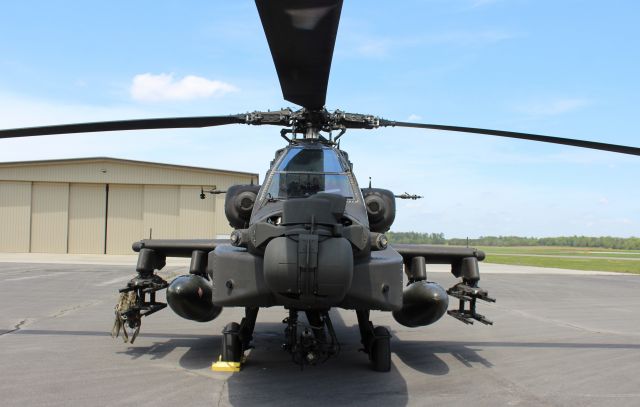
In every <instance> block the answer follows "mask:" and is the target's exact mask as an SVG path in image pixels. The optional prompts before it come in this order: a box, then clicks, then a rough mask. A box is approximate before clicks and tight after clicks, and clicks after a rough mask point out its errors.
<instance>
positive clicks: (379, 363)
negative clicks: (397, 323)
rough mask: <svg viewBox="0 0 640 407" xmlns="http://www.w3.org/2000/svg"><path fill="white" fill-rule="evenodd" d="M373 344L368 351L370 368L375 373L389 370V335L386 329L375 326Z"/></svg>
mask: <svg viewBox="0 0 640 407" xmlns="http://www.w3.org/2000/svg"><path fill="white" fill-rule="evenodd" d="M373 335H374V338H373V342H372V343H371V349H370V350H369V357H370V358H371V367H372V368H373V370H375V371H376V372H388V371H389V370H391V334H389V331H388V330H387V328H385V327H383V326H377V327H375V328H374V329H373Z"/></svg>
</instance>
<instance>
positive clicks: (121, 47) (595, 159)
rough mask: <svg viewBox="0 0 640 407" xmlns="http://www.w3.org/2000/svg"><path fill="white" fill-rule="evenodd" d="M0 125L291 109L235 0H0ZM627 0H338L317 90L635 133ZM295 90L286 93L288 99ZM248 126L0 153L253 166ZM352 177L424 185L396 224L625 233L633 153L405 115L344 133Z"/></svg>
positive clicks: (471, 231)
mask: <svg viewBox="0 0 640 407" xmlns="http://www.w3.org/2000/svg"><path fill="white" fill-rule="evenodd" d="M0 10H1V12H0V38H2V40H1V41H0V128H12V127H19V126H32V125H46V124H55V123H64V122H83V121H96V120H117V119H124V118H144V117H162V116H169V117H173V116H188V115H206V114H213V115H218V114H228V113H241V112H245V111H250V110H266V109H278V108H281V107H285V106H291V104H289V103H288V102H285V101H284V100H283V99H282V96H281V93H280V89H279V86H278V81H277V76H276V73H275V69H274V67H273V64H272V61H271V57H270V54H269V51H268V47H267V43H266V40H265V38H264V34H263V32H262V28H261V26H260V22H259V18H258V14H257V11H256V9H255V5H254V4H253V2H251V1H244V0H243V1H233V2H231V1H224V2H223V1H211V0H209V1H190V2H178V1H135V2H131V1H110V2H98V1H85V2H77V1H56V2H51V1H29V0H25V1H21V2H4V3H3V4H2V8H1V9H0ZM639 15H640V3H638V2H637V1H631V0H612V1H610V2H602V1H595V0H594V1H578V0H556V1H544V0H422V1H418V0H413V1H402V2H388V1H384V2H383V1H372V0H368V1H365V0H358V1H355V0H351V1H350V0H345V5H344V8H343V13H342V20H341V23H340V28H339V31H338V41H337V44H336V50H335V55H334V61H333V65H332V75H331V79H330V82H329V92H328V97H327V107H328V108H329V109H341V110H347V111H353V112H360V113H371V114H375V115H379V116H382V117H385V118H388V119H394V120H415V121H422V122H428V123H438V124H453V125H460V126H470V127H484V128H497V129H504V130H512V131H523V132H530V133H539V134H548V135H552V136H559V137H570V138H584V139H589V140H596V141H603V142H609V143H616V144H627V145H635V146H640V140H638V137H637V134H638V131H637V124H636V123H635V120H636V119H637V117H638V115H639V114H640V74H639V73H640V46H639V44H638V43H639V42H640V24H638V23H637V18H638V16H639ZM291 107H295V106H291ZM281 146H282V139H281V138H280V137H279V136H278V131H277V129H275V128H256V127H247V126H235V127H222V128H214V129H196V130H163V131H155V130H154V131H144V132H124V133H103V134H92V135H63V136H50V137H34V138H31V139H23V140H1V141H0V161H17V160H37V159H50V158H70V157H86V156H113V157H120V158H130V159H138V160H146V161H157V162H168V163H177V164H186V165H196V166H205V167H213V168H224V169H235V170H242V171H252V172H257V173H260V176H261V179H262V177H263V176H264V172H265V171H266V169H267V166H268V164H269V161H270V160H271V158H272V154H273V151H274V150H276V149H277V148H279V147H281ZM342 147H343V148H344V149H345V150H347V151H348V152H349V154H350V157H351V158H352V161H354V170H355V172H356V174H357V175H358V179H359V181H360V183H361V185H362V186H364V185H365V184H366V183H367V182H368V181H367V180H368V177H369V176H371V177H372V178H373V185H374V186H377V187H384V188H388V189H391V190H393V191H394V192H398V193H401V192H405V191H406V192H409V193H417V194H420V195H424V196H425V198H424V199H422V200H420V201H416V202H413V201H412V202H404V201H401V202H399V203H398V214H397V218H396V219H397V220H396V223H395V224H394V227H393V230H396V231H409V230H414V231H419V232H444V233H445V234H446V235H447V236H448V237H464V236H470V237H476V236H480V235H490V234H492V235H498V234H502V235H506V234H515V235H527V236H556V235H573V234H579V235H580V234H585V235H613V236H634V235H635V236H639V235H640V191H638V188H637V184H638V179H639V178H640V157H632V156H623V155H619V154H613V153H605V152H596V151H588V150H583V149H578V148H570V147H564V146H555V145H547V144H543V143H533V142H528V141H521V140H505V139H500V138H493V137H489V136H479V135H465V134H460V133H443V132H436V131H424V130H414V129H380V130H377V131H375V132H371V131H351V132H349V133H347V135H346V136H345V137H343V143H342Z"/></svg>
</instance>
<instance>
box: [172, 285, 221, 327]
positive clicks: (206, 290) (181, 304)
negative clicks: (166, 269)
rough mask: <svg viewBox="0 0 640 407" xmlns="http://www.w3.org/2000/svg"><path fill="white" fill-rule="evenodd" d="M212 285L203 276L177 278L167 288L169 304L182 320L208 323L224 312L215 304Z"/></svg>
mask: <svg viewBox="0 0 640 407" xmlns="http://www.w3.org/2000/svg"><path fill="white" fill-rule="evenodd" d="M212 300H213V295H212V290H211V283H210V282H209V281H207V280H206V279H204V278H203V277H201V276H198V275H195V274H187V275H184V276H180V277H176V278H175V279H174V280H173V281H172V282H171V284H170V285H169V288H167V303H169V306H170V307H171V309H172V310H173V312H175V313H176V314H178V315H180V316H181V317H182V318H185V319H190V320H192V321H198V322H208V321H211V320H213V319H214V318H216V317H217V316H218V315H220V312H222V307H220V306H217V305H214V304H213V301H212Z"/></svg>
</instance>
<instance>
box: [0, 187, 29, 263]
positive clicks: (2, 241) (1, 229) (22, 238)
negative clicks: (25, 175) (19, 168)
mask: <svg viewBox="0 0 640 407" xmlns="http://www.w3.org/2000/svg"><path fill="white" fill-rule="evenodd" d="M30 236H31V183H30V182H5V181H0V251H4V252H18V253H21V252H28V251H29V240H30Z"/></svg>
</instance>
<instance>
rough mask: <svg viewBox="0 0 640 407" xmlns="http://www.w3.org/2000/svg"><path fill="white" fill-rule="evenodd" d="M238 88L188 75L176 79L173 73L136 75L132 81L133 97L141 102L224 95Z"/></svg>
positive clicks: (131, 91)
mask: <svg viewBox="0 0 640 407" xmlns="http://www.w3.org/2000/svg"><path fill="white" fill-rule="evenodd" d="M237 90H238V89H237V88H236V87H235V86H233V85H231V84H229V83H226V82H221V81H217V80H210V79H206V78H202V77H200V76H194V75H187V76H185V77H184V78H182V79H175V78H174V77H173V74H165V73H161V74H158V75H154V74H151V73H144V74H140V75H136V76H134V78H133V81H132V83H131V89H130V93H131V97H132V98H133V99H134V100H137V101H141V102H163V101H170V100H192V99H203V98H209V97H212V96H223V95H225V94H227V93H229V92H234V91H237Z"/></svg>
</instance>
